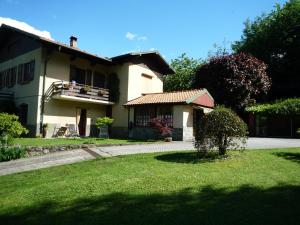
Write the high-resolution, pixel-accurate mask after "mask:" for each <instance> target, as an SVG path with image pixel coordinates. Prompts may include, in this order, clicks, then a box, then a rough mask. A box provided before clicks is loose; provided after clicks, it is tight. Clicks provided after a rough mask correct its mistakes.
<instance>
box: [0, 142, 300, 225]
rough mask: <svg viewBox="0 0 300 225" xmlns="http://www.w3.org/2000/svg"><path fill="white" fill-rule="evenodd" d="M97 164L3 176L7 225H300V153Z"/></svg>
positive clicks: (173, 156) (1, 208)
mask: <svg viewBox="0 0 300 225" xmlns="http://www.w3.org/2000/svg"><path fill="white" fill-rule="evenodd" d="M194 156H195V155H194V153H189V152H182V153H181V152H176V153H156V154H143V155H132V156H124V157H113V158H106V159H97V160H93V161H86V162H81V163H76V164H72V165H66V166H59V167H53V168H49V169H42V170H36V171H32V172H25V173H21V174H14V175H8V176H3V177H0V196H1V198H0V224H6V225H9V224H14V225H18V224H30V225H45V224H49V225H50V224H51V225H52V224H55V225H61V224H64V225H78V224H82V225H86V224H105V225H110V224H115V225H126V224H128V225H129V224H130V225H141V224H146V225H149V224H157V225H159V224H163V225H169V224H170V225H171V224H172V225H177V224H178V225H182V224H228V225H234V224H239V225H244V224H249V225H254V224H264V225H267V224H272V225H273V224H285V225H288V224H298V223H299V221H300V213H299V212H300V148H294V149H274V150H253V151H246V152H232V153H230V157H229V158H227V159H218V160H215V161H201V160H200V161H199V160H195V158H194Z"/></svg>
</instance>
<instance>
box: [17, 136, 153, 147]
mask: <svg viewBox="0 0 300 225" xmlns="http://www.w3.org/2000/svg"><path fill="white" fill-rule="evenodd" d="M151 142H154V141H152V140H149V141H137V140H127V139H103V138H16V139H15V140H14V143H15V144H20V145H22V146H51V145H79V144H103V145H107V144H133V143H151Z"/></svg>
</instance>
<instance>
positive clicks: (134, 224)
mask: <svg viewBox="0 0 300 225" xmlns="http://www.w3.org/2000/svg"><path fill="white" fill-rule="evenodd" d="M299 202H300V186H289V185H281V186H277V187H273V188H269V189H260V188H258V187H251V186H242V187H240V188H238V189H236V190H227V189H216V188H213V187H211V186H207V187H204V188H202V189H200V190H199V191H192V190H189V189H184V190H181V191H180V192H176V193H170V194H146V195H134V194H126V193H113V194H110V195H105V196H99V197H96V196H95V197H90V198H82V199H78V200H76V201H73V202H69V203H61V202H52V201H45V202H41V203H37V204H36V205H34V206H31V207H27V208H16V209H10V211H3V212H2V214H1V213H0V224H6V225H10V224H13V225H21V224H22V225H23V224H30V225H53V224H55V225H62V224H64V225H87V224H89V225H95V224H105V225H142V224H145V225H151V224H155V225H160V224H163V225H183V224H190V225H193V224H203V225H205V224H223V225H227V224H228V225H229V224H230V225H235V224H239V225H246V224H249V225H253V224H264V225H268V224H272V225H277V224H278V225H279V224H286V225H289V224H293V225H294V224H298V223H299V221H300V214H299V212H300V204H299Z"/></svg>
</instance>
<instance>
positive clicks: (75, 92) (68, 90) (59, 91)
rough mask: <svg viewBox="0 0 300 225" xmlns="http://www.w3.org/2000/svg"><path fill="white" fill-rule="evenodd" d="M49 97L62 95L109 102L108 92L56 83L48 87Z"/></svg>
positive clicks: (71, 84)
mask: <svg viewBox="0 0 300 225" xmlns="http://www.w3.org/2000/svg"><path fill="white" fill-rule="evenodd" d="M50 89H51V92H52V93H51V96H54V95H64V96H72V97H78V98H85V99H91V100H100V101H107V102H109V100H110V99H109V90H108V89H105V88H98V87H93V86H88V85H84V84H77V83H76V84H75V83H71V82H64V81H56V82H53V84H52V85H51V87H50Z"/></svg>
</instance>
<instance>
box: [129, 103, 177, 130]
mask: <svg viewBox="0 0 300 225" xmlns="http://www.w3.org/2000/svg"><path fill="white" fill-rule="evenodd" d="M153 118H159V119H160V120H164V122H165V123H166V124H167V126H169V127H173V107H172V106H170V105H156V106H137V107H135V109H134V124H135V126H137V127H149V126H150V122H151V120H152V119H153Z"/></svg>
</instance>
